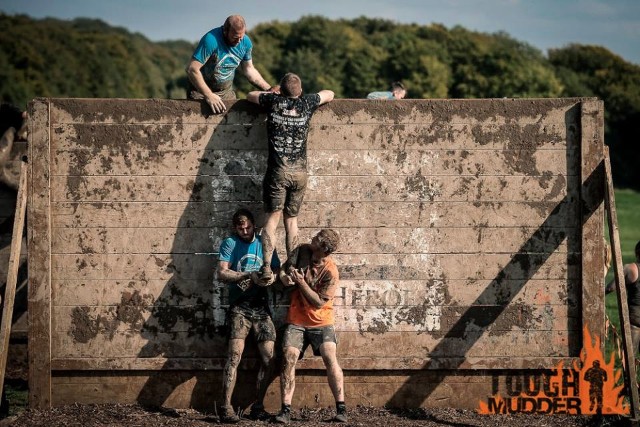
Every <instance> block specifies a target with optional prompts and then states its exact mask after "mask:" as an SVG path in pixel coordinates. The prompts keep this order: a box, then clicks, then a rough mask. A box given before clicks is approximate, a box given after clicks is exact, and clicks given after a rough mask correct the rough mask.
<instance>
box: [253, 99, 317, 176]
mask: <svg viewBox="0 0 640 427" xmlns="http://www.w3.org/2000/svg"><path fill="white" fill-rule="evenodd" d="M259 101H260V105H261V106H263V107H265V108H267V109H268V110H269V112H268V113H267V134H268V139H269V161H268V163H267V167H268V168H269V169H273V168H286V169H296V170H306V169H307V134H308V133H309V121H310V120H311V116H312V115H313V113H314V111H315V110H316V109H317V108H318V106H319V105H320V95H318V94H317V93H313V94H309V95H303V96H301V97H299V98H287V97H285V96H282V95H278V94H276V93H263V94H261V95H260V100H259Z"/></svg>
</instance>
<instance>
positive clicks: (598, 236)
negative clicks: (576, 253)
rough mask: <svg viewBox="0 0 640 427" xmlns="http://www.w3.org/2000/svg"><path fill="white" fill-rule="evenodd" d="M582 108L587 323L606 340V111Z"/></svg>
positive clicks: (591, 105) (599, 106)
mask: <svg viewBox="0 0 640 427" xmlns="http://www.w3.org/2000/svg"><path fill="white" fill-rule="evenodd" d="M581 107H582V114H581V116H582V121H581V132H580V135H581V138H582V141H581V148H582V167H581V182H582V186H581V200H582V206H583V209H582V215H581V217H582V223H583V226H582V283H583V291H582V306H583V310H584V312H583V321H584V323H585V326H588V327H589V330H590V331H591V333H592V334H595V336H599V337H604V336H605V330H604V316H605V311H604V310H605V308H604V304H602V301H603V300H604V276H605V271H604V254H605V239H604V227H603V222H604V191H605V188H604V186H605V181H604V180H605V176H604V151H603V148H604V108H603V103H602V101H585V102H583V103H582V105H581ZM602 341H604V340H602ZM602 345H604V344H602Z"/></svg>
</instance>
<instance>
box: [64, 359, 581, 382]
mask: <svg viewBox="0 0 640 427" xmlns="http://www.w3.org/2000/svg"><path fill="white" fill-rule="evenodd" d="M574 361H575V358H573V357H553V356H549V357H527V358H522V359H515V358H512V357H492V358H482V357H465V358H454V357H450V358H441V357H440V358H430V357H426V358H425V357H424V356H422V357H393V358H391V357H384V358H379V357H375V358H373V357H348V356H341V357H340V366H341V367H342V368H343V369H344V370H361V371H362V372H359V373H358V375H357V377H356V376H352V378H353V379H356V378H357V380H358V381H359V382H362V383H390V382H396V381H397V380H396V379H395V378H397V377H400V376H402V377H403V378H404V379H405V381H406V380H410V381H412V382H419V383H424V382H426V381H428V379H427V380H423V379H424V378H425V377H426V376H427V374H428V373H430V372H437V371H435V369H452V368H453V369H456V377H455V381H456V382H465V383H467V382H468V383H472V382H482V381H481V380H479V379H478V377H476V376H465V375H464V374H463V373H461V372H463V371H460V369H473V370H475V371H476V372H477V370H484V369H487V370H489V369H526V370H528V372H531V370H532V369H545V368H549V367H557V366H558V365H559V364H560V363H563V364H564V366H571V365H572V364H573V362H574ZM225 363H226V358H224V357H217V358H216V357H207V358H189V357H180V358H166V357H149V358H139V357H110V358H100V357H92V358H54V359H52V361H51V364H52V369H54V370H56V371H111V372H112V373H114V374H115V373H118V372H120V374H121V375H122V376H123V380H122V381H127V377H128V376H130V375H131V374H130V373H129V372H126V371H146V370H162V371H176V370H178V371H193V372H194V374H195V373H196V372H197V371H211V370H222V369H223V368H224V365H225ZM259 363H260V361H259V360H258V359H257V357H256V355H243V358H242V360H241V361H240V366H239V369H240V370H241V371H242V370H255V369H258V366H259ZM296 366H297V368H298V372H301V373H303V372H304V371H305V370H311V369H313V370H320V371H322V372H324V371H325V369H326V368H325V366H324V363H323V362H322V359H321V358H319V357H312V356H311V355H309V354H306V355H305V357H304V358H303V359H301V360H299V361H298V363H297V365H296ZM425 368H428V369H425ZM372 370H389V372H379V374H378V375H371V376H370V375H367V374H368V373H370V372H371V371H372ZM400 370H407V371H408V370H411V371H417V370H420V371H421V372H412V374H413V375H411V376H404V375H400V374H398V371H400ZM203 373H204V372H198V375H202V374H203ZM458 373H459V375H458ZM302 375H304V374H302ZM437 375H439V376H442V373H437ZM76 378H77V375H74V376H72V377H62V378H60V377H58V379H57V380H56V381H59V382H65V383H72V382H74V380H75V379H76ZM320 381H322V382H323V383H324V384H326V378H324V377H321V380H320ZM307 382H310V380H307Z"/></svg>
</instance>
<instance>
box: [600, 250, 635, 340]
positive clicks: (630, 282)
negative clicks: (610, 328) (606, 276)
mask: <svg viewBox="0 0 640 427" xmlns="http://www.w3.org/2000/svg"><path fill="white" fill-rule="evenodd" d="M635 252H636V262H632V263H629V264H627V265H625V266H624V270H623V272H624V285H625V287H626V289H627V303H628V305H629V323H631V341H632V343H633V349H634V351H635V352H637V351H638V345H640V241H639V242H638V243H637V244H636V249H635ZM615 290H616V288H615V279H614V280H612V281H610V282H609V283H608V284H607V288H606V293H610V292H615Z"/></svg>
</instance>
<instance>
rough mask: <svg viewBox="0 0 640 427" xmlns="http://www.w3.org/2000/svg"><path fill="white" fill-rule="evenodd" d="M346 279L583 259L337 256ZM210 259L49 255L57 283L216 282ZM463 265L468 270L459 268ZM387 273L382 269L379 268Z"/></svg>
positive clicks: (505, 269)
mask: <svg viewBox="0 0 640 427" xmlns="http://www.w3.org/2000/svg"><path fill="white" fill-rule="evenodd" d="M333 258H334V259H335V261H336V264H337V265H338V266H339V267H340V270H341V272H342V273H344V274H343V275H344V277H343V278H345V279H346V278H351V279H353V278H365V277H366V278H369V279H374V278H379V279H385V278H392V277H395V276H393V275H391V276H389V277H385V276H383V277H374V276H357V273H356V272H357V271H358V269H361V270H360V271H362V272H364V271H367V270H368V271H369V272H371V271H374V270H375V269H378V268H383V269H384V268H386V269H387V270H388V272H390V273H391V274H393V272H394V268H398V269H403V270H404V275H403V276H400V277H402V278H404V279H421V278H434V279H443V278H444V277H446V278H447V279H468V280H480V279H489V280H492V279H495V278H496V277H503V276H505V277H509V278H511V279H531V278H546V279H566V278H575V277H577V276H575V274H576V270H575V268H576V267H577V268H578V269H579V263H580V259H579V257H576V256H573V255H567V254H561V253H552V254H536V253H521V254H516V255H512V254H482V253H480V254H438V255H433V254H417V255H415V254H413V255H403V256H401V257H398V256H396V255H390V254H368V255H367V254H362V255H359V254H341V253H337V254H334V256H333ZM215 265H216V264H215V258H214V257H213V256H212V255H186V254H175V255H147V254H74V255H64V254H63V255H59V254H54V255H52V257H51V269H52V277H53V278H56V279H104V278H111V279H116V280H135V279H138V280H140V279H141V278H144V279H147V280H148V279H167V280H168V279H169V278H171V277H172V276H173V275H174V274H178V275H179V276H180V277H181V278H185V279H212V278H213V269H214V268H215ZM461 265H464V266H465V269H461V268H460V266H461ZM380 272H381V273H384V270H380Z"/></svg>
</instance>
